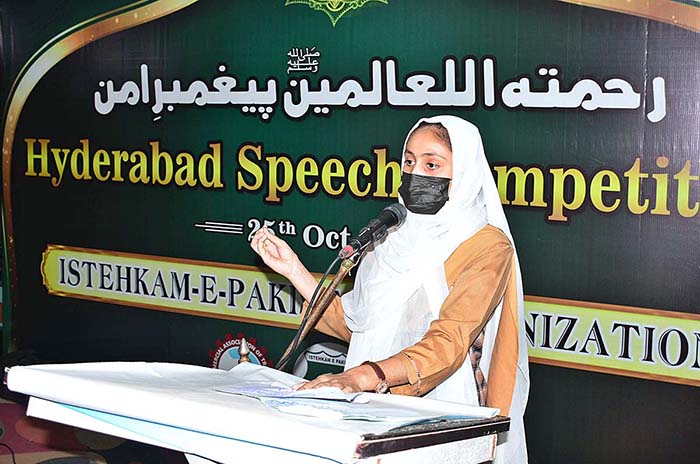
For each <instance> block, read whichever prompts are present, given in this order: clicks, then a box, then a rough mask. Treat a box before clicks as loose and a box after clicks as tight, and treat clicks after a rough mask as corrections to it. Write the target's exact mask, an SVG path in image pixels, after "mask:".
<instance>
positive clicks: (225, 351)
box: [209, 333, 269, 371]
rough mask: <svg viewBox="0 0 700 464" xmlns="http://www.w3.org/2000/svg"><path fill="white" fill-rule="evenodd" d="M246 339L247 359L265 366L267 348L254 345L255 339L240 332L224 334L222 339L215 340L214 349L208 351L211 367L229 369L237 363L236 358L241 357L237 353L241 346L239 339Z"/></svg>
mask: <svg viewBox="0 0 700 464" xmlns="http://www.w3.org/2000/svg"><path fill="white" fill-rule="evenodd" d="M244 339H245V341H246V345H248V350H249V351H250V353H249V354H248V359H250V362H252V363H254V364H259V365H261V366H267V365H268V364H269V361H268V359H267V349H265V348H263V347H258V346H257V345H256V343H257V341H256V340H255V338H247V337H245V335H243V334H242V333H239V334H237V335H236V337H233V336H232V335H231V334H226V336H225V338H224V341H223V342H222V341H221V340H217V341H216V349H215V350H211V351H210V352H209V357H210V358H211V367H213V368H215V369H223V370H226V371H227V370H230V369H231V368H233V367H236V366H237V365H238V360H239V358H240V357H241V356H240V354H239V349H240V347H241V341H242V340H244Z"/></svg>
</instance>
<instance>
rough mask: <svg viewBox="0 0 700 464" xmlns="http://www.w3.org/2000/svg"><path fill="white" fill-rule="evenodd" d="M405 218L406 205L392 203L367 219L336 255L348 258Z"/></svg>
mask: <svg viewBox="0 0 700 464" xmlns="http://www.w3.org/2000/svg"><path fill="white" fill-rule="evenodd" d="M405 220H406V207H405V206H404V205H402V204H400V203H392V204H391V205H389V206H387V207H386V208H384V209H383V210H382V212H381V213H379V216H378V217H377V218H376V219H372V220H371V221H369V223H368V224H367V226H365V227H363V228H362V229H361V230H360V233H359V234H357V236H355V237H353V238H351V239H350V241H349V242H348V244H347V245H345V246H344V247H343V249H342V250H340V253H338V257H339V258H341V259H345V258H349V257H350V256H352V255H354V254H355V253H357V252H359V251H361V250H364V248H365V247H366V246H367V245H369V244H370V243H374V242H376V241H377V240H380V239H381V238H382V237H384V236H385V235H386V233H387V231H388V230H389V229H391V228H392V227H398V226H400V225H401V224H403V222H404V221H405Z"/></svg>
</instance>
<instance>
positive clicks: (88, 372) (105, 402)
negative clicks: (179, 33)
mask: <svg viewBox="0 0 700 464" xmlns="http://www.w3.org/2000/svg"><path fill="white" fill-rule="evenodd" d="M298 381H300V379H299V378H298V377H295V376H292V375H290V374H286V373H283V372H279V371H276V370H273V369H269V368H264V367H262V366H256V365H252V364H246V365H239V366H237V367H235V368H233V369H232V370H231V371H222V370H217V369H209V368H204V367H199V366H188V365H181V364H170V363H141V362H124V363H119V362H117V363H115V362H110V363H84V364H65V365H61V364H53V365H36V366H15V367H12V368H10V369H9V370H8V371H7V372H6V375H5V382H6V384H7V386H8V388H9V389H10V390H12V391H15V392H18V393H23V394H26V395H29V396H30V400H29V405H28V408H27V414H28V415H30V416H34V417H38V418H42V419H46V420H51V421H54V422H60V423H64V424H67V425H71V426H75V427H80V428H84V429H88V430H93V431H96V432H100V433H105V434H109V435H114V436H118V437H122V438H125V439H129V440H134V441H139V442H143V443H148V444H151V445H155V446H160V447H164V448H170V449H173V450H176V451H180V452H183V453H185V455H186V457H187V459H188V461H189V462H190V464H211V463H212V462H214V463H222V464H236V463H245V462H257V463H261V464H265V463H270V464H277V463H280V464H297V463H298V464H302V463H304V464H307V463H308V464H316V463H319V464H320V463H342V464H344V463H379V462H380V461H381V463H382V464H391V463H397V464H398V463H401V464H407V463H413V462H415V463H425V462H441V463H442V462H455V463H457V462H458V463H460V464H464V463H473V464H479V463H483V462H488V461H490V460H492V459H493V457H494V453H495V449H496V440H497V434H498V433H500V432H505V431H507V430H508V427H509V423H510V420H509V419H508V418H507V417H502V416H497V415H495V410H491V409H489V408H478V407H472V406H465V405H460V404H456V403H447V402H441V401H433V400H427V399H423V398H413V397H403V396H399V395H376V394H366V395H367V397H368V400H367V401H368V402H367V403H366V404H363V405H361V406H358V407H361V409H362V411H363V414H365V415H366V416H363V417H365V420H347V419H345V418H340V417H338V415H337V413H336V410H335V407H336V405H337V403H334V402H330V403H328V401H329V400H318V401H321V403H315V402H314V404H323V405H324V407H323V408H321V409H314V411H315V412H313V413H307V411H306V410H301V413H299V412H300V411H298V410H296V409H294V407H295V404H296V403H293V402H291V403H290V404H291V407H290V409H289V410H288V411H285V412H282V411H283V410H282V409H275V408H272V407H270V406H269V404H267V405H266V404H263V402H261V401H260V400H259V399H257V398H253V397H249V396H242V395H239V394H231V393H227V392H226V389H228V388H230V387H231V386H232V385H233V386H236V385H241V384H245V385H248V386H249V385H273V384H274V385H285V386H291V385H293V384H294V383H297V382H298ZM363 395H365V394H363ZM324 401H325V402H326V403H323V402H324ZM347 404H348V403H346V405H347ZM326 406H328V408H329V409H325V407H326ZM354 407H355V406H351V407H350V410H353V408H354ZM343 408H345V409H347V408H348V406H345V405H344V406H343ZM302 409H303V408H302ZM292 410H294V411H296V413H290V411H292ZM316 413H319V414H316Z"/></svg>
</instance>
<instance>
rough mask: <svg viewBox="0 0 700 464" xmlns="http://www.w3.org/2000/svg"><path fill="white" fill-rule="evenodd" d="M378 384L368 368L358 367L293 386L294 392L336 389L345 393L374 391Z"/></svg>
mask: <svg viewBox="0 0 700 464" xmlns="http://www.w3.org/2000/svg"><path fill="white" fill-rule="evenodd" d="M378 382H379V379H378V378H377V374H375V373H374V370H372V368H371V367H369V366H358V367H355V368H352V369H349V370H347V371H345V372H342V373H340V374H323V375H319V376H318V377H316V378H315V379H314V380H312V381H310V382H306V383H302V384H299V385H295V387H294V389H295V390H307V389H310V388H320V387H337V388H339V389H340V390H342V391H343V392H345V393H358V392H363V391H374V388H375V386H376V385H377V383H378Z"/></svg>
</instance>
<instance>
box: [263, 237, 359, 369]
mask: <svg viewBox="0 0 700 464" xmlns="http://www.w3.org/2000/svg"><path fill="white" fill-rule="evenodd" d="M363 254H364V250H363V251H362V252H360V251H358V252H357V253H355V254H353V255H352V256H350V257H348V258H345V259H344V260H343V261H342V262H341V263H340V268H339V269H338V273H337V274H336V275H335V277H334V278H333V281H332V282H331V283H330V285H328V287H325V288H323V289H322V290H321V293H320V294H319V297H318V302H317V303H316V304H314V305H313V307H309V308H307V311H309V313H308V315H307V316H306V318H305V319H306V323H304V322H302V324H301V325H300V326H299V329H298V332H297V333H298V339H297V336H295V337H294V339H292V341H291V343H290V344H289V346H287V349H286V350H284V354H283V355H282V357H281V358H280V359H282V360H284V362H283V363H281V364H280V365H278V366H275V369H278V370H282V369H283V368H284V366H285V365H286V364H287V362H288V361H289V360H288V359H287V357H288V356H289V355H290V354H291V352H292V351H293V350H294V349H296V348H297V347H299V346H300V345H301V342H302V340H304V338H305V337H306V335H307V334H308V333H309V332H310V331H311V329H313V328H314V326H315V325H316V323H317V322H318V321H319V320H320V319H321V316H323V313H324V312H325V311H326V309H327V308H328V305H330V303H331V300H333V297H334V296H335V289H336V287H338V285H339V284H340V282H342V281H343V279H344V278H345V276H346V275H347V274H348V272H350V270H351V269H352V268H353V267H355V266H356V265H357V263H358V261H359V260H360V258H361V257H362V255H363Z"/></svg>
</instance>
